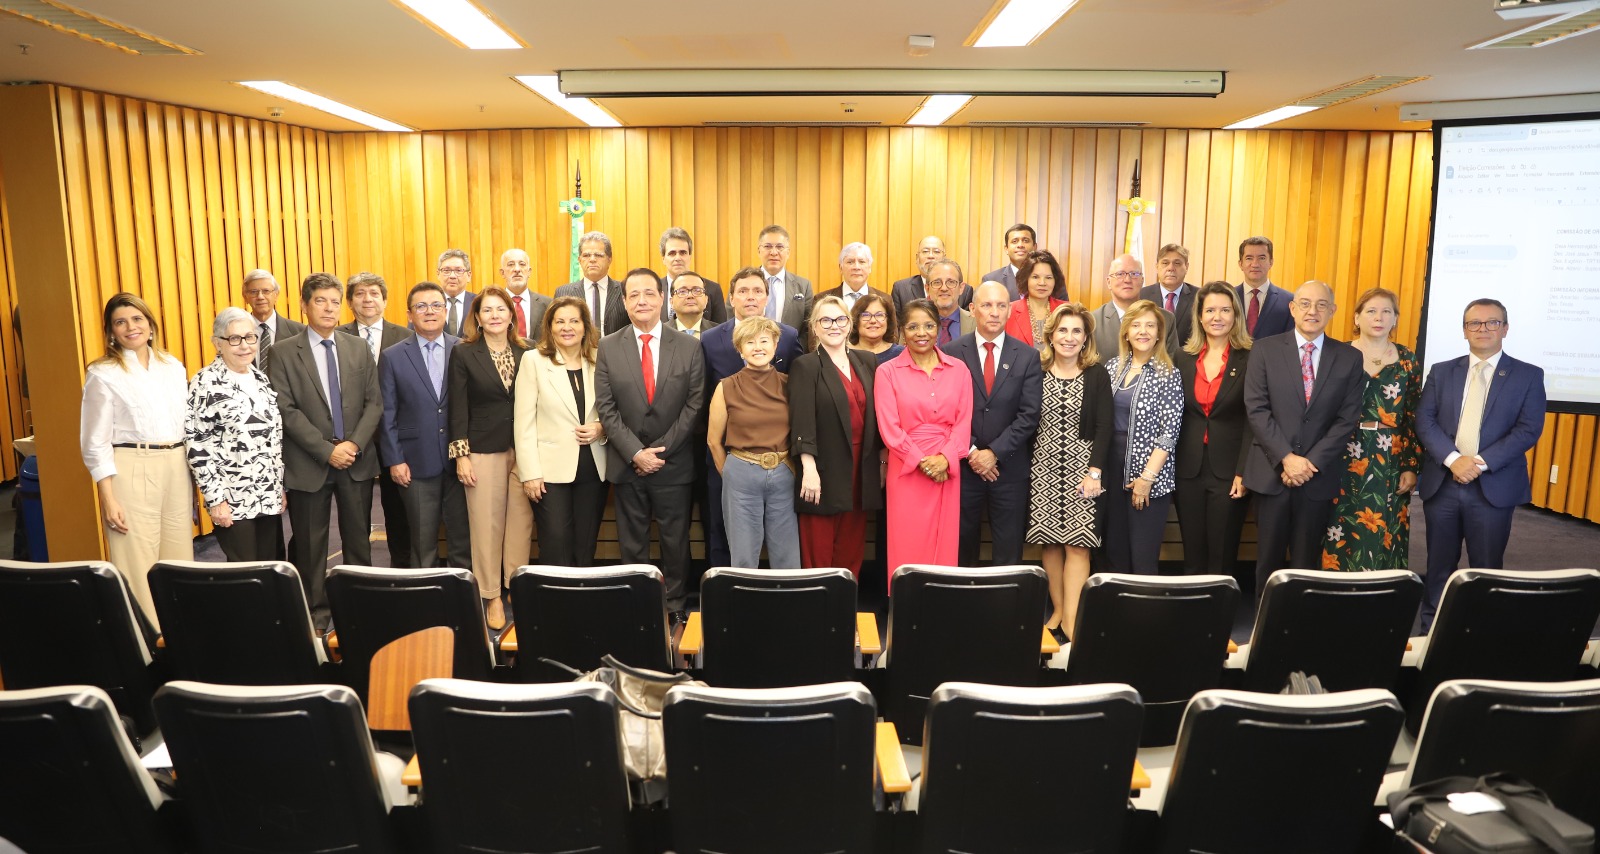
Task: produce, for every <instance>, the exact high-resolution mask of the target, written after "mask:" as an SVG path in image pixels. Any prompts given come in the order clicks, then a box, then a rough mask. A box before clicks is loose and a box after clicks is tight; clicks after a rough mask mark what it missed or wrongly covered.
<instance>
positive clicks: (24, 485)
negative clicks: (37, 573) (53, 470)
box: [17, 457, 50, 563]
mask: <svg viewBox="0 0 1600 854" xmlns="http://www.w3.org/2000/svg"><path fill="white" fill-rule="evenodd" d="M17 494H18V495H20V496H21V497H22V507H21V511H20V512H21V515H22V519H21V522H22V528H23V530H24V531H25V532H27V535H28V560H31V561H37V562H39V563H44V562H45V561H48V560H49V559H50V550H49V549H48V548H46V547H45V542H44V500H43V499H41V498H40V497H39V458H38V457H28V458H27V459H25V460H23V461H22V475H21V483H20V484H19V485H18V486H17Z"/></svg>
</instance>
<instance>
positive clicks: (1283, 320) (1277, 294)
mask: <svg viewBox="0 0 1600 854" xmlns="http://www.w3.org/2000/svg"><path fill="white" fill-rule="evenodd" d="M1233 290H1234V293H1237V294H1238V295H1239V307H1240V310H1241V311H1243V312H1244V313H1245V317H1246V318H1248V317H1249V316H1250V296H1249V295H1248V294H1247V293H1245V287H1244V285H1234V287H1233ZM1261 290H1262V294H1261V312H1260V313H1259V314H1257V315H1256V328H1255V329H1253V330H1251V332H1250V337H1251V338H1253V339H1255V340H1257V341H1260V340H1261V339H1263V338H1266V337H1268V336H1272V335H1282V334H1283V333H1285V332H1288V331H1289V330H1291V329H1294V317H1292V316H1291V315H1290V314H1289V303H1291V302H1293V301H1294V295H1293V294H1291V293H1289V292H1288V291H1286V290H1284V289H1283V288H1280V287H1278V286H1277V285H1274V284H1273V283H1271V282H1267V286H1266V287H1264V288H1262V289H1261Z"/></svg>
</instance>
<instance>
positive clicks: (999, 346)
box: [974, 330, 1006, 375]
mask: <svg viewBox="0 0 1600 854" xmlns="http://www.w3.org/2000/svg"><path fill="white" fill-rule="evenodd" d="M974 338H976V340H977V342H978V369H979V370H982V369H983V360H984V357H985V356H987V355H988V352H989V351H988V350H986V349H984V346H983V345H985V344H990V343H992V344H994V365H995V371H996V373H997V375H998V372H999V370H1000V355H1001V354H1002V353H1003V352H1005V349H1006V333H1005V330H1001V331H1000V334H999V335H996V336H995V337H993V338H985V337H983V333H982V332H979V333H977V334H976V335H975V336H974Z"/></svg>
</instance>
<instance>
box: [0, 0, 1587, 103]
mask: <svg viewBox="0 0 1600 854" xmlns="http://www.w3.org/2000/svg"><path fill="white" fill-rule="evenodd" d="M34 2H35V3H37V2H38V0H34ZM46 2H70V5H73V6H75V7H77V8H80V9H82V10H84V11H87V12H90V13H92V14H94V15H97V16H100V17H102V18H104V19H108V20H110V21H114V22H116V23H118V24H121V25H124V26H126V27H130V28H133V29H135V30H138V31H141V32H143V33H146V34H149V35H153V36H156V37H158V38H159V39H161V40H164V41H167V42H172V43H176V44H179V45H183V46H185V47H188V48H191V49H193V50H195V51H198V52H199V53H198V55H182V54H177V55H133V54H129V53H125V52H122V51H119V50H115V49H111V48H108V47H104V46H101V45H98V44H95V43H93V42H90V41H86V40H83V39H80V38H77V37H75V36H72V35H68V34H64V33H61V32H58V31H55V30H52V29H49V28H46V27H44V26H41V25H39V24H36V23H32V22H30V21H26V20H23V19H21V18H18V17H16V16H14V15H9V14H0V82H17V81H43V82H53V83H60V84H65V85H70V86H75V87H80V88H85V89H94V90H99V91H103V92H109V93H114V94H119V95H128V96H134V97H139V98H145V99H150V100H155V101H162V102H168V103H174V104H180V105H184V106H192V107H198V108H203V109H208V110H217V111H221V112H226V113H234V114H239V115H245V116H252V117H259V118H268V117H269V116H270V115H271V112H272V110H273V108H275V107H282V108H283V110H284V112H283V115H282V117H281V118H282V120H283V121H286V122H290V123H293V124H299V125H306V126H310V127H316V128H322V129H327V130H336V131H342V130H360V129H363V128H361V127H360V126H359V125H356V124H353V123H351V122H348V121H346V120H344V119H339V118H335V117H333V116H330V115H327V114H324V113H321V112H318V111H315V110H312V109H310V108H307V107H302V106H299V105H295V104H289V103H286V102H284V101H283V100H281V99H278V98H274V97H270V96H267V95H263V94H259V93H257V92H254V91H251V90H247V89H245V88H242V87H240V86H238V85H236V84H235V81H242V80H284V81H288V82H290V83H293V84H296V85H298V86H301V87H303V88H305V89H308V90H311V91H313V92H316V93H318V94H321V95H324V96H327V97H330V98H334V99H336V100H339V101H342V102H344V103H346V104H350V105H352V106H355V107H359V108H361V109H363V110H366V111H368V112H370V113H374V114H376V115H378V116H381V117H383V118H386V119H389V120H392V121H395V122H398V123H401V124H403V125H406V126H409V127H412V128H416V129H418V130H443V129H476V128H502V127H579V126H582V125H581V123H580V122H578V121H577V120H576V119H574V118H572V117H571V116H569V115H568V114H567V113H566V112H564V111H562V110H559V109H557V108H556V107H554V106H552V105H551V104H550V103H549V102H547V101H545V100H543V99H541V98H540V97H539V96H537V95H535V94H533V93H532V92H531V91H529V90H528V89H526V88H524V87H523V86H521V85H519V84H518V83H516V82H514V81H513V80H512V79H511V78H512V77H513V75H527V74H552V73H555V72H557V71H562V70H576V69H697V68H705V69H723V70H732V71H737V70H739V69H748V68H781V69H812V68H926V69H1092V70H1113V71H1115V70H1140V69H1149V70H1181V71H1223V72H1226V75H1227V77H1226V90H1225V91H1224V92H1223V94H1221V95H1220V96H1218V97H1215V98H1210V97H1205V98H1178V97H1124V96H1118V97H1061V96H1055V97H1042V96H1034V97H1018V96H980V97H978V98H976V99H975V100H974V101H973V102H972V103H970V104H969V105H968V106H967V107H966V109H964V110H963V111H961V112H960V113H958V114H956V115H955V116H954V117H953V118H952V119H951V120H950V121H949V122H948V123H947V124H949V125H952V126H959V125H965V124H972V123H983V124H992V123H1001V124H1011V123H1038V122H1043V123H1088V124H1097V123H1118V124H1120V123H1131V124H1133V125H1134V126H1139V125H1145V126H1150V127H1188V128H1217V127H1223V126H1225V125H1228V124H1230V123H1232V122H1235V121H1238V120H1240V119H1243V118H1246V117H1249V116H1252V115H1255V114H1257V113H1261V112H1264V111H1266V110H1270V109H1273V108H1276V107H1279V106H1283V105H1285V104H1289V103H1292V102H1295V101H1298V100H1301V99H1303V98H1306V97H1308V96H1311V95H1313V94H1316V93H1318V92H1321V91H1323V90H1326V89H1329V88H1331V87H1335V86H1339V85H1342V84H1345V83H1349V82H1351V81H1355V80H1359V79H1362V78H1366V77H1370V76H1372V75H1403V76H1407V77H1426V78H1427V79H1425V80H1422V81H1420V82H1416V83H1412V84H1410V85H1405V86H1401V87H1399V88H1395V89H1391V90H1388V91H1384V92H1380V93H1378V94H1375V95H1371V96H1368V97H1365V98H1361V99H1357V100H1354V101H1350V102H1347V103H1344V104H1340V105H1337V106H1333V107H1330V108H1327V109H1322V110H1317V111H1315V112H1311V113H1308V114H1306V115H1303V116H1300V117H1297V118H1293V119H1289V120H1287V121H1283V122H1280V123H1277V124H1274V125H1272V127H1275V128H1290V129H1294V128H1304V129H1364V130H1385V129H1396V130H1398V129H1416V128H1419V127H1424V126H1425V125H1420V124H1417V123H1408V122H1402V121H1401V120H1400V115H1399V109H1398V107H1399V105H1401V104H1404V103H1415V102H1426V101H1450V100H1464V99H1484V98H1509V97H1523V96H1534V95H1558V94H1568V93H1584V92H1591V93H1592V92H1600V34H1595V33H1590V34H1588V35H1583V36H1578V37H1575V38H1570V39H1566V40H1564V41H1561V42H1558V43H1554V44H1550V45H1547V46H1544V47H1539V48H1533V49H1488V50H1467V49H1466V47H1467V46H1469V45H1472V44H1475V43H1478V42H1482V41H1484V40H1486V39H1490V38H1492V37H1495V36H1498V35H1502V34H1505V33H1508V32H1511V31H1513V30H1516V29H1519V28H1521V27H1522V26H1525V24H1524V23H1522V22H1516V21H1504V20H1501V19H1500V18H1499V17H1498V16H1497V15H1496V14H1495V12H1494V11H1493V7H1492V0H1402V2H1395V0H1344V2H1337V3H1330V2H1327V0H1081V2H1080V3H1079V4H1078V5H1077V7H1076V8H1075V9H1073V11H1071V12H1070V13H1069V14H1068V15H1067V16H1066V17H1065V18H1063V19H1062V20H1061V22H1060V23H1058V24H1057V25H1056V26H1055V27H1054V28H1053V29H1051V30H1050V31H1049V32H1047V33H1046V34H1045V35H1044V36H1043V37H1042V38H1040V39H1039V40H1038V41H1036V42H1035V43H1034V44H1032V45H1030V46H1027V47H1014V48H973V47H963V46H962V45H963V42H964V41H966V40H967V39H968V37H969V36H970V35H972V34H973V32H974V30H975V29H976V28H977V27H978V25H979V24H980V22H981V21H983V20H984V18H985V16H986V15H987V14H988V12H989V11H990V8H991V3H992V0H810V2H803V3H792V4H774V5H770V6H762V5H760V4H752V3H748V2H732V0H681V2H677V3H662V2H647V0H587V2H571V3H558V2H549V0H479V5H480V6H482V7H483V8H485V9H487V10H488V11H489V12H490V13H492V14H493V15H494V16H495V17H496V18H498V19H499V20H500V21H501V22H502V23H503V24H504V25H505V26H506V27H507V28H508V29H510V30H511V31H512V32H513V33H514V34H515V35H516V36H517V37H518V38H520V39H521V41H523V42H524V43H526V45H527V47H526V48H522V49H516V50H479V51H474V50H467V49H465V48H462V47H460V46H458V45H456V44H455V43H453V42H451V41H449V40H447V39H445V38H443V37H441V36H440V35H439V34H438V33H437V32H435V31H434V30H433V29H431V28H430V27H428V26H426V25H424V24H423V23H421V22H419V20H418V19H417V18H415V17H413V16H412V15H411V14H410V13H409V12H407V11H406V10H404V9H402V8H401V7H399V6H398V5H396V4H395V3H393V2H390V0H272V2H265V3H245V2H234V0H182V1H181V2H180V0H46ZM12 5H14V4H13V3H10V2H7V1H6V0H0V8H4V7H7V6H12ZM913 34H925V35H931V36H933V37H934V38H935V46H934V48H933V49H932V51H931V52H930V53H929V54H928V55H927V56H924V57H920V58H914V57H911V56H909V55H908V52H907V49H906V48H907V45H906V40H907V37H908V36H910V35H913ZM23 45H26V46H27V47H26V48H25V49H24V48H23V47H22V46H23ZM847 102H848V103H850V104H852V106H850V107H849V108H848V110H849V111H848V112H847V107H846V106H845V104H846V103H847ZM920 102H921V98H920V97H918V96H914V95H906V96H854V97H852V96H843V97H841V96H790V97H776V96H767V97H674V98H666V97H643V98H611V99H606V100H603V101H601V105H602V106H603V107H604V108H605V109H606V110H607V111H608V112H610V113H611V114H612V115H613V116H615V117H616V118H617V119H618V120H620V121H621V122H622V124H623V125H624V126H630V127H658V126H700V125H703V124H706V123H722V122H735V123H750V122H755V123H778V124H808V123H825V124H843V123H870V124H875V125H884V126H895V125H902V124H904V123H905V122H906V120H907V118H909V117H910V116H911V114H912V113H913V112H915V111H916V109H917V107H918V105H919V104H920ZM0 120H3V117H0Z"/></svg>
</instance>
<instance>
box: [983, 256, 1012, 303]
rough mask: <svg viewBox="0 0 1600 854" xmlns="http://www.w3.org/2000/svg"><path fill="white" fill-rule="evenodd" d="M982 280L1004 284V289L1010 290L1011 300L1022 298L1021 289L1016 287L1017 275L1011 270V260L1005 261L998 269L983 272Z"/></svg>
mask: <svg viewBox="0 0 1600 854" xmlns="http://www.w3.org/2000/svg"><path fill="white" fill-rule="evenodd" d="M983 281H985V282H999V283H1000V284H1002V285H1005V286H1006V290H1007V291H1010V292H1011V301H1012V302H1016V301H1017V300H1019V299H1022V291H1021V290H1019V289H1018V288H1017V277H1016V274H1014V273H1012V272H1011V262H1009V261H1008V262H1006V265H1005V266H1004V267H1001V268H1000V269H998V270H990V271H989V272H987V273H985V274H983Z"/></svg>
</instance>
